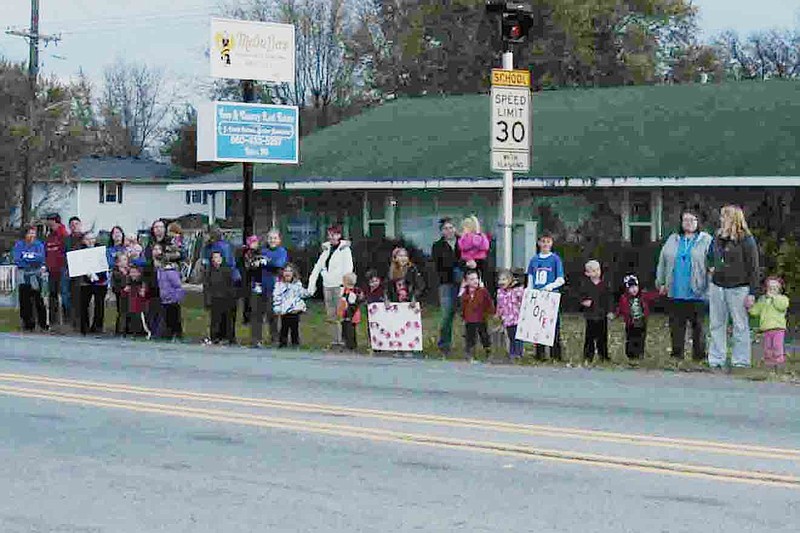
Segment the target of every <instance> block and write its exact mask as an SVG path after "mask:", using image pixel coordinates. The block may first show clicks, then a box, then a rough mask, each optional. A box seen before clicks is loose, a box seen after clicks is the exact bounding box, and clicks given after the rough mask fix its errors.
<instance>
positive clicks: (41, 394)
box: [0, 385, 800, 489]
mask: <svg viewBox="0 0 800 533" xmlns="http://www.w3.org/2000/svg"><path fill="white" fill-rule="evenodd" d="M0 394H4V395H7V396H17V397H24V398H35V399H42V400H50V401H56V402H60V403H68V404H73V405H83V406H94V407H101V408H112V409H123V410H126V411H133V412H143V413H151V414H161V415H167V416H175V417H182V418H194V419H202V420H210V421H216V422H225V423H234V424H243V425H249V426H256V427H267V428H278V429H288V430H294V431H300V432H312V433H321V434H326V435H335V436H341V437H351V438H360V439H367V440H372V441H383V442H397V443H405V444H418V445H424V446H433V447H438V448H456V449H461V450H466V451H477V452H483V453H489V454H494V455H505V456H513V457H519V458H526V459H542V460H548V461H557V462H562V463H572V464H582V465H592V466H600V467H606V468H616V469H623V470H632V471H638V472H647V473H660V474H670V475H677V476H684V477H687V476H688V477H701V478H706V479H714V480H718V481H730V482H738V483H751V484H758V485H769V486H778V487H784V488H792V489H800V477H796V476H789V475H784V474H777V473H771V472H759V471H750V470H734V469H727V468H718V467H711V466H704V465H694V464H685V463H677V462H665V461H651V460H642V459H631V458H626V457H615V456H606V455H599V454H589V453H579V452H571V451H562V450H552V449H542V448H535V447H531V446H523V445H514V444H505V443H499V442H489V441H475V440H468V439H457V438H449V437H440V436H436V435H428V434H421V433H409V432H398V431H391V430H385V429H374V428H362V427H355V426H347V425H344V424H330V423H320V422H311V421H308V420H298V419H291V418H279V417H270V416H257V415H252V414H249V413H237V412H233V411H223V410H218V409H202V408H195V407H185V406H179V405H169V404H159V403H151V402H142V401H134V400H122V399H118V398H109V397H104V396H92V395H84V394H71V393H64V392H54V391H51V390H47V389H35V388H26V387H12V386H6V385H0Z"/></svg>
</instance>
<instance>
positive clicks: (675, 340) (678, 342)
mask: <svg viewBox="0 0 800 533" xmlns="http://www.w3.org/2000/svg"><path fill="white" fill-rule="evenodd" d="M671 304H672V305H671V307H672V308H671V310H670V311H671V312H670V315H669V330H670V333H671V336H672V357H674V358H676V359H683V348H684V341H685V340H686V323H687V322H688V323H689V325H690V327H691V328H692V359H694V360H695V361H703V360H705V358H706V332H705V327H704V325H703V314H704V310H705V304H704V303H703V302H695V301H691V300H671Z"/></svg>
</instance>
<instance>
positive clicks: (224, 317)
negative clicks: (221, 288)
mask: <svg viewBox="0 0 800 533" xmlns="http://www.w3.org/2000/svg"><path fill="white" fill-rule="evenodd" d="M235 316H236V300H235V299H232V298H214V299H213V300H211V324H210V327H209V330H210V331H209V336H210V337H211V341H212V342H220V341H222V340H227V341H228V342H229V343H231V344H233V343H234V342H236V327H235Z"/></svg>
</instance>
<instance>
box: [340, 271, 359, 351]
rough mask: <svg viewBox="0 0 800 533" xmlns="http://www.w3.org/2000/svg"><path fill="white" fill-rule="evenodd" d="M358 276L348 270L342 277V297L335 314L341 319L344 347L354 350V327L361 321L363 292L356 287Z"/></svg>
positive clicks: (356, 343) (356, 344)
mask: <svg viewBox="0 0 800 533" xmlns="http://www.w3.org/2000/svg"><path fill="white" fill-rule="evenodd" d="M357 281H358V278H357V277H356V275H355V274H354V273H353V272H348V273H347V274H345V275H344V277H343V278H342V287H343V288H342V297H341V298H339V306H338V309H337V311H338V312H337V315H338V317H339V320H341V321H342V339H343V340H344V345H345V348H347V349H348V350H355V349H356V348H357V347H358V340H357V339H356V327H357V326H358V324H360V323H361V304H362V303H363V302H364V293H363V292H362V291H361V289H359V288H358V287H356V282H357Z"/></svg>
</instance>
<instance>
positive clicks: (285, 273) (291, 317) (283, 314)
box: [272, 263, 311, 348]
mask: <svg viewBox="0 0 800 533" xmlns="http://www.w3.org/2000/svg"><path fill="white" fill-rule="evenodd" d="M310 296H311V294H310V293H309V292H308V291H307V290H306V289H305V288H304V287H303V283H302V282H301V281H300V274H299V272H298V270H297V267H295V266H294V265H293V264H291V263H287V264H286V265H285V266H284V267H283V270H282V271H281V277H280V279H279V280H278V281H276V282H275V288H274V289H273V291H272V310H273V312H274V313H275V315H276V316H278V317H280V321H281V330H280V334H279V335H278V339H279V344H278V345H279V347H280V348H285V347H286V345H287V343H288V341H289V337H291V340H292V346H299V345H300V315H302V314H303V313H305V312H306V302H305V301H304V298H308V297H310Z"/></svg>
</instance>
